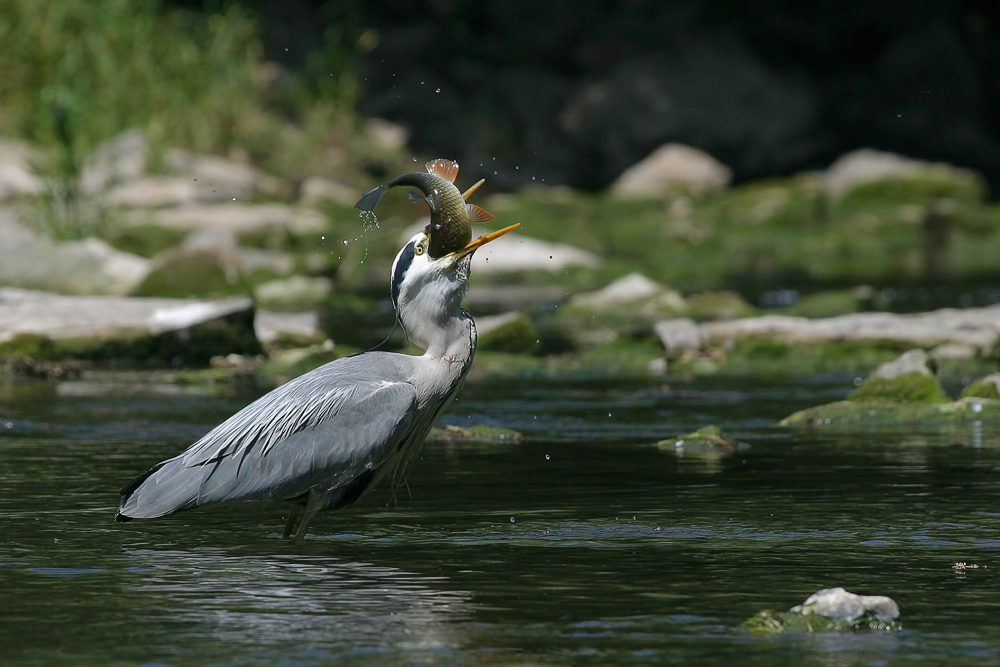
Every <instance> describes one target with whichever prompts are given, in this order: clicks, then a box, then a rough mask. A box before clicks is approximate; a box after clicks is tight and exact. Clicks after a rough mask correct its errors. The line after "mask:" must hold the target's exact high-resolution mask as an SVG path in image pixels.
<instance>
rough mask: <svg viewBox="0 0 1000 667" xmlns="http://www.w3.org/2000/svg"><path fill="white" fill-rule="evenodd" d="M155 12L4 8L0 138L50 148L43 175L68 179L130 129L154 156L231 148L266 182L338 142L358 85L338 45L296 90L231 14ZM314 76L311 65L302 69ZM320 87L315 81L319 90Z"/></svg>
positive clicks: (31, 2) (98, 2) (22, 4)
mask: <svg viewBox="0 0 1000 667" xmlns="http://www.w3.org/2000/svg"><path fill="white" fill-rule="evenodd" d="M223 6H224V9H221V10H219V11H216V12H214V13H213V12H206V13H198V12H192V11H184V10H176V9H173V10H165V9H163V8H162V7H161V5H160V3H159V2H156V1H155V0H8V2H7V3H5V8H4V12H3V13H2V15H0V41H2V43H3V44H4V48H3V49H0V71H3V72H4V76H3V77H2V78H0V134H6V135H14V136H19V137H23V138H26V139H28V140H29V141H32V142H34V143H36V144H39V145H41V146H42V147H55V148H58V149H60V150H59V151H58V156H59V157H58V158H57V159H56V160H55V161H54V164H50V165H46V166H47V167H48V171H49V172H50V173H55V172H60V173H61V174H62V175H72V174H75V173H76V172H77V171H78V170H79V163H80V160H81V159H82V157H83V156H84V155H86V153H87V152H88V151H89V150H90V149H92V148H93V147H94V146H95V145H97V144H98V143H99V142H101V141H103V140H105V139H108V138H110V137H112V136H114V135H116V134H118V133H120V132H122V131H123V130H125V129H128V128H132V127H139V128H142V129H144V130H145V131H146V132H147V134H148V136H149V137H150V140H151V144H152V147H153V150H154V153H155V152H156V150H157V148H159V149H162V148H164V147H166V146H167V145H169V146H184V147H188V148H192V149H195V150H198V151H203V152H209V153H223V154H224V153H227V152H230V151H232V150H234V149H239V150H245V151H247V152H249V154H250V157H251V158H252V159H253V160H254V161H255V162H256V163H257V164H259V165H261V166H263V167H264V168H265V169H268V170H270V171H273V172H275V173H279V174H283V175H289V176H302V175H305V174H309V173H316V170H318V169H320V168H321V165H320V164H319V163H320V162H321V160H322V155H323V151H322V149H323V148H324V147H327V146H329V145H330V144H331V143H343V142H346V141H348V135H349V134H350V130H351V129H353V125H354V117H353V111H352V110H353V107H354V103H355V101H356V95H357V88H356V83H355V81H354V78H353V76H352V74H351V72H350V68H349V67H348V66H347V65H346V64H345V65H344V66H341V67H335V66H334V64H333V62H334V61H336V60H338V59H340V60H344V61H345V62H346V61H347V60H348V54H347V51H348V49H349V46H348V45H345V42H344V40H343V39H338V40H334V41H333V42H331V43H332V44H334V46H333V47H331V48H333V51H331V52H329V53H325V52H324V53H323V54H321V55H318V56H317V57H318V58H319V60H320V61H321V62H317V65H316V67H319V66H320V65H322V66H323V68H324V69H325V70H326V72H327V76H325V77H312V78H313V79H315V80H313V81H311V82H310V83H305V82H303V81H302V80H299V79H297V78H295V77H293V76H292V75H291V74H289V73H288V72H286V71H284V70H283V69H282V68H280V67H279V66H277V65H274V64H273V63H266V62H265V61H264V58H263V49H262V47H261V43H260V40H259V38H258V33H257V27H256V25H255V23H254V21H253V20H251V18H250V17H249V16H248V15H247V14H246V12H245V11H243V10H241V9H240V7H239V6H238V5H235V4H233V5H223ZM313 69H315V68H313ZM320 79H322V81H320Z"/></svg>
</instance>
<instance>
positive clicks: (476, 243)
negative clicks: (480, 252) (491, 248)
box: [451, 222, 521, 259]
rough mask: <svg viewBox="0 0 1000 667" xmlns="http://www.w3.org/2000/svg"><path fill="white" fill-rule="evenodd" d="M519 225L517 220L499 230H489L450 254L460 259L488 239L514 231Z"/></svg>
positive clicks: (488, 240)
mask: <svg viewBox="0 0 1000 667" xmlns="http://www.w3.org/2000/svg"><path fill="white" fill-rule="evenodd" d="M520 226H521V223H520V222H519V223H517V224H514V225H511V226H510V227H504V228H503V229H501V230H499V231H496V232H490V233H489V234H483V235H482V236H480V237H479V238H478V239H476V240H475V241H473V242H471V243H470V244H469V245H467V246H465V247H464V248H462V249H460V250H456V251H455V252H453V253H451V254H452V256H453V257H454V258H455V259H461V258H462V257H465V256H466V255H471V254H472V253H474V252H476V249H477V248H479V246H483V245H486V244H487V243H489V242H490V241H492V240H494V239H498V238H500V237H501V236H503V235H504V234H506V233H507V232H512V231H514V230H515V229H517V228H518V227H520Z"/></svg>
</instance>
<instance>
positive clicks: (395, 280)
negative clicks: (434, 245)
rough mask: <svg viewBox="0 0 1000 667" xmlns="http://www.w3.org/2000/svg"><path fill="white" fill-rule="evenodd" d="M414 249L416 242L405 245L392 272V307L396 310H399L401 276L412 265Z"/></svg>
mask: <svg viewBox="0 0 1000 667" xmlns="http://www.w3.org/2000/svg"><path fill="white" fill-rule="evenodd" d="M416 247H417V243H416V241H412V242H410V243H407V244H406V247H405V248H403V252H401V253H399V260H398V261H397V262H396V268H395V269H393V271H392V305H393V307H395V309H396V310H399V288H400V286H401V285H402V284H403V276H405V275H406V271H407V270H408V269H409V268H410V264H412V263H413V257H414V255H415V253H416V251H415V250H414V248H416Z"/></svg>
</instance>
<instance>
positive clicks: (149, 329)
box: [0, 288, 261, 365]
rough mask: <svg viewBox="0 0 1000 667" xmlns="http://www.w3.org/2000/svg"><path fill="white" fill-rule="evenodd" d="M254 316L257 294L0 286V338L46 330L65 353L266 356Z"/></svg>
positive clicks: (197, 358)
mask: <svg viewBox="0 0 1000 667" xmlns="http://www.w3.org/2000/svg"><path fill="white" fill-rule="evenodd" d="M253 319H254V310H253V302H252V301H251V300H250V299H228V300H222V301H204V300H182V299H144V298H132V297H117V296H64V295H59V294H52V293H47V292H37V291H31V290H20V289H14V288H0V343H2V342H5V341H12V340H14V339H15V338H17V337H19V336H23V335H24V334H33V335H36V336H42V337H45V338H46V339H49V340H50V341H52V344H53V345H54V350H55V352H54V354H53V355H52V356H53V357H58V358H82V359H93V360H121V359H125V360H134V361H140V362H143V363H150V362H153V361H159V362H160V363H165V364H174V365H176V364H191V363H194V364H197V363H207V362H208V360H209V359H211V358H212V357H213V356H216V355H220V354H221V355H227V354H230V353H237V354H259V353H260V351H261V350H260V344H259V343H258V341H257V338H256V336H255V335H254V330H253Z"/></svg>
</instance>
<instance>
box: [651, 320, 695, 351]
mask: <svg viewBox="0 0 1000 667" xmlns="http://www.w3.org/2000/svg"><path fill="white" fill-rule="evenodd" d="M653 330H654V331H655V332H656V335H657V336H658V337H659V339H660V342H661V343H663V347H664V348H665V349H666V351H667V358H676V357H678V356H680V355H681V354H682V353H684V352H686V351H688V350H699V349H701V346H702V345H703V344H704V343H705V335H704V333H703V332H702V330H701V328H699V327H698V325H697V324H695V322H694V320H689V319H687V318H677V319H672V320H663V321H660V322H657V323H656V324H655V325H654V326H653Z"/></svg>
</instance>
